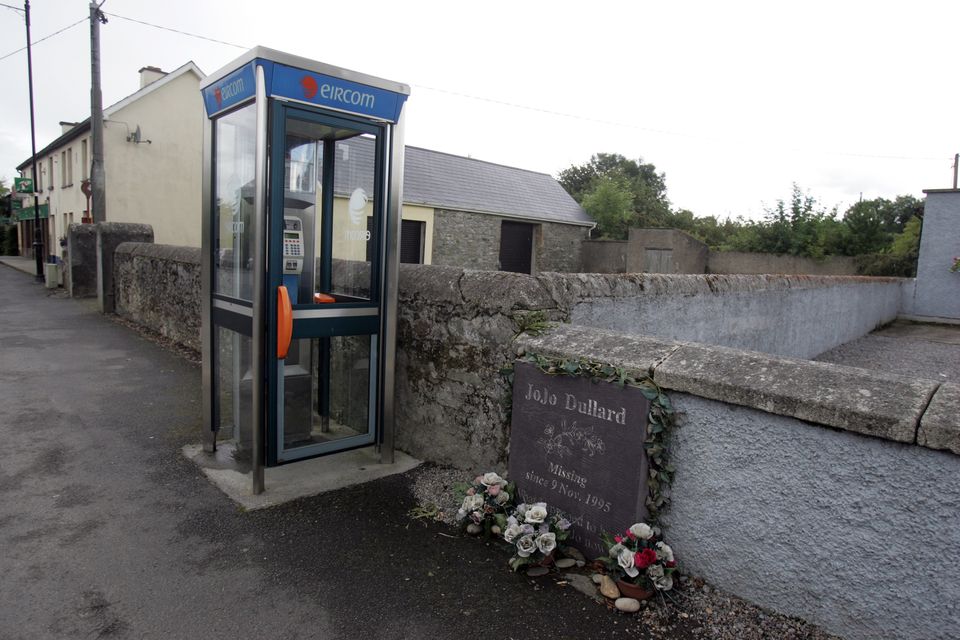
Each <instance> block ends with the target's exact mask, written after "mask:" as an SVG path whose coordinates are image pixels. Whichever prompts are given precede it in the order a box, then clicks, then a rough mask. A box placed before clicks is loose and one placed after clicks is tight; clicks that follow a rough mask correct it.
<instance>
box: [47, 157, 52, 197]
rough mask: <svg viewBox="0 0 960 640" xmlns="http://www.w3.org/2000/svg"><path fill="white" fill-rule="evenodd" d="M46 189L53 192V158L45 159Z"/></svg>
mask: <svg viewBox="0 0 960 640" xmlns="http://www.w3.org/2000/svg"><path fill="white" fill-rule="evenodd" d="M47 189H49V190H51V191H53V156H50V157H49V158H47Z"/></svg>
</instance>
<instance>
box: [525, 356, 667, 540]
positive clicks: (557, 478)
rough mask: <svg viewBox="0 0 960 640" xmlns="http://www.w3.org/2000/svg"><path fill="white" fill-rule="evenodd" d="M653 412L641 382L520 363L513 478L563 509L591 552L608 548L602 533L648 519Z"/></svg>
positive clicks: (532, 498) (531, 496) (533, 496)
mask: <svg viewBox="0 0 960 640" xmlns="http://www.w3.org/2000/svg"><path fill="white" fill-rule="evenodd" d="M649 411H650V401H649V400H647V399H646V398H645V397H644V396H643V393H642V392H641V391H640V389H637V388H635V387H629V386H624V387H620V386H618V385H616V384H614V383H610V382H592V381H591V380H589V379H588V378H584V377H580V376H550V375H547V374H545V373H543V372H541V371H540V370H539V369H537V368H536V367H535V366H533V365H531V364H528V363H525V362H522V363H521V362H518V363H517V364H516V367H515V374H514V382H513V424H512V427H511V432H510V465H509V467H510V479H511V480H512V481H514V482H516V483H517V487H518V489H519V492H520V496H521V497H522V498H523V500H524V501H526V502H546V503H547V507H548V508H550V509H551V510H552V509H559V510H561V511H563V512H565V513H566V514H567V517H569V518H570V520H571V521H572V522H573V525H574V526H573V529H572V536H571V542H572V543H573V544H574V546H576V547H578V548H579V549H580V550H581V551H583V553H584V554H585V555H586V556H587V557H589V558H595V557H597V556H599V555H602V554H603V553H604V551H605V550H604V547H603V543H602V542H601V541H600V534H601V533H602V532H604V531H608V532H610V533H616V532H618V531H621V530H624V529H626V528H627V527H629V526H630V525H632V524H633V523H635V522H642V521H643V520H644V519H645V518H646V515H647V509H646V497H647V455H646V452H645V451H644V448H643V441H644V438H645V435H646V427H647V414H648V413H649Z"/></svg>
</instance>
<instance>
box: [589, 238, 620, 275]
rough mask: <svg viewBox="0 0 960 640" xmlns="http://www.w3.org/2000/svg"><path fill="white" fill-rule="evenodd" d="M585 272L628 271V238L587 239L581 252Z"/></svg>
mask: <svg viewBox="0 0 960 640" xmlns="http://www.w3.org/2000/svg"><path fill="white" fill-rule="evenodd" d="M580 256H581V269H580V270H581V271H582V272H583V273H626V272H627V241H626V240H586V241H584V243H583V248H582V249H581V252H580Z"/></svg>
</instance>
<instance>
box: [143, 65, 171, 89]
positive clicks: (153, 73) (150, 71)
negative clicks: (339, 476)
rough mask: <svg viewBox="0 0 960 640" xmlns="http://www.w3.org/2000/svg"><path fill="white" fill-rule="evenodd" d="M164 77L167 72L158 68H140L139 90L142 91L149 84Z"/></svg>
mask: <svg viewBox="0 0 960 640" xmlns="http://www.w3.org/2000/svg"><path fill="white" fill-rule="evenodd" d="M165 75H167V72H166V71H164V70H163V69H160V68H158V67H142V68H141V69H140V88H141V89H143V88H144V87H145V86H147V85H148V84H150V83H151V82H156V81H157V80H159V79H160V78H162V77H163V76H165Z"/></svg>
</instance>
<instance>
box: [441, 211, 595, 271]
mask: <svg viewBox="0 0 960 640" xmlns="http://www.w3.org/2000/svg"><path fill="white" fill-rule="evenodd" d="M504 220H513V219H512V218H503V217H501V216H495V215H490V214H484V213H468V212H465V211H449V210H443V209H438V210H437V212H436V218H435V222H434V231H433V264H434V265H437V266H444V267H446V266H451V267H460V268H463V269H478V270H483V271H496V270H497V269H499V268H500V225H501V223H502V222H503V221H504ZM514 221H517V222H525V221H523V220H514ZM532 224H534V227H535V232H534V260H533V264H534V269H535V270H536V271H561V272H571V271H579V270H580V251H581V243H582V241H583V240H584V239H585V238H586V236H587V227H583V226H577V225H569V224H555V223H549V222H542V223H532Z"/></svg>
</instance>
